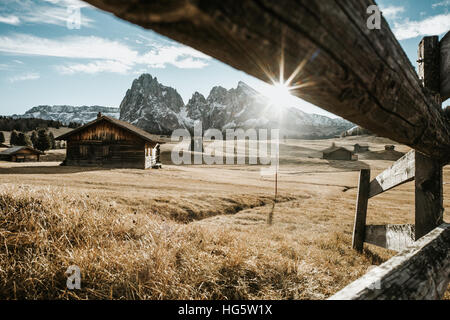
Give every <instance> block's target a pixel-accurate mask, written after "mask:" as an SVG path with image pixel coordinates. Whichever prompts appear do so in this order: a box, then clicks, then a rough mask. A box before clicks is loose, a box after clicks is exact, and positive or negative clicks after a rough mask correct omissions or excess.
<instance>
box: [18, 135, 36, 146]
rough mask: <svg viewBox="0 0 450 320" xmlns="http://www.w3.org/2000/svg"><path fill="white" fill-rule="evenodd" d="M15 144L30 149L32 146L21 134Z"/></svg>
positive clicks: (27, 137) (28, 138) (25, 136)
mask: <svg viewBox="0 0 450 320" xmlns="http://www.w3.org/2000/svg"><path fill="white" fill-rule="evenodd" d="M16 144H17V145H18V146H28V147H31V145H32V144H31V139H30V137H29V136H27V135H26V134H25V133H23V132H21V133H19V135H18V136H17V141H16Z"/></svg>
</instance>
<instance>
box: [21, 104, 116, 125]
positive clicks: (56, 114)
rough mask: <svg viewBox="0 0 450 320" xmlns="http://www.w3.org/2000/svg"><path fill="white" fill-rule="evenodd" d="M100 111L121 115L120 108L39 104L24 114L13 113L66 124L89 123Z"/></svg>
mask: <svg viewBox="0 0 450 320" xmlns="http://www.w3.org/2000/svg"><path fill="white" fill-rule="evenodd" d="M99 112H101V113H102V114H104V115H107V116H110V117H113V118H117V119H118V118H119V116H120V113H119V108H110V107H102V106H82V107H74V106H37V107H33V108H31V109H30V110H28V111H27V112H25V114H23V115H13V117H15V118H39V119H44V120H56V121H61V122H62V123H66V124H67V123H70V122H78V123H87V122H90V121H92V120H95V119H96V118H97V114H98V113H99Z"/></svg>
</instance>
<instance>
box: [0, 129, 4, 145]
mask: <svg viewBox="0 0 450 320" xmlns="http://www.w3.org/2000/svg"><path fill="white" fill-rule="evenodd" d="M0 143H5V135H4V134H3V131H0Z"/></svg>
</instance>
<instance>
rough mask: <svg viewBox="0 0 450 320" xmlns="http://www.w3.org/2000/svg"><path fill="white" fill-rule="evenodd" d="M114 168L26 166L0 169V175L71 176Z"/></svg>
mask: <svg viewBox="0 0 450 320" xmlns="http://www.w3.org/2000/svg"><path fill="white" fill-rule="evenodd" d="M113 169H115V168H104V167H71V166H59V165H55V166H26V167H10V168H0V175H1V174H71V173H79V172H91V171H109V170H113Z"/></svg>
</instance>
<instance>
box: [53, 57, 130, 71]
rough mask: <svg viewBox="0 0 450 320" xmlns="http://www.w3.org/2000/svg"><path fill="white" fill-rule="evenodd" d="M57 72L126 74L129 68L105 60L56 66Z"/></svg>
mask: <svg viewBox="0 0 450 320" xmlns="http://www.w3.org/2000/svg"><path fill="white" fill-rule="evenodd" d="M56 68H57V70H58V71H59V72H60V73H62V74H75V73H88V74H96V73H101V72H113V73H121V74H126V73H127V72H128V71H130V69H131V66H130V65H127V64H124V63H122V62H119V61H113V60H105V61H93V62H90V63H87V64H82V63H77V64H69V65H63V66H57V67H56Z"/></svg>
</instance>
